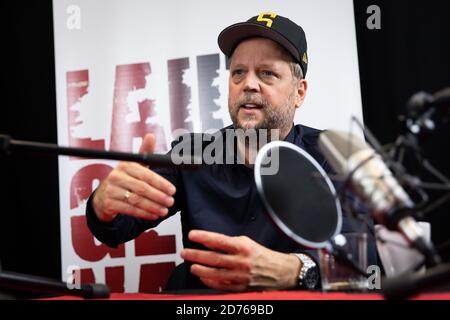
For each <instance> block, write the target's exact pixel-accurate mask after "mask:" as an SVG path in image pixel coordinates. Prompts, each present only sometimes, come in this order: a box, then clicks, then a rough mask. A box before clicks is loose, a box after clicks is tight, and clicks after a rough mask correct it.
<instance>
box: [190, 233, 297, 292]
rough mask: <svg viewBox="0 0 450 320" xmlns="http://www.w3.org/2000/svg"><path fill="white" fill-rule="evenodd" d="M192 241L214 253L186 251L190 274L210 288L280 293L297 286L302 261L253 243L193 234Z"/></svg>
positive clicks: (235, 238) (205, 234)
mask: <svg viewBox="0 0 450 320" xmlns="http://www.w3.org/2000/svg"><path fill="white" fill-rule="evenodd" d="M188 236H189V240H191V241H193V242H197V243H201V244H203V245H204V246H206V247H207V248H209V249H212V250H214V251H205V250H196V249H183V251H182V252H181V257H182V258H183V259H185V260H188V261H191V262H193V263H194V264H193V265H192V267H191V272H192V273H193V274H194V275H196V276H198V277H199V278H200V280H201V281H202V282H203V283H204V284H205V285H207V286H208V287H210V288H213V289H219V290H226V291H246V290H252V289H253V290H279V289H287V288H293V287H295V286H296V284H297V279H298V278H297V277H298V274H299V271H300V267H301V265H300V260H299V259H298V258H297V257H295V256H293V255H290V254H285V253H280V252H277V251H273V250H270V249H268V248H266V247H264V246H262V245H260V244H258V243H256V242H255V241H253V240H252V239H250V238H248V237H246V236H241V237H229V236H226V235H223V234H219V233H215V232H209V231H201V230H192V231H191V232H190V233H189V235H188Z"/></svg>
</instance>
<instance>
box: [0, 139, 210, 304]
mask: <svg viewBox="0 0 450 320" xmlns="http://www.w3.org/2000/svg"><path fill="white" fill-rule="evenodd" d="M11 152H17V153H20V152H21V153H38V154H49V155H56V156H58V155H65V156H76V157H85V158H97V159H107V160H120V161H133V162H140V163H143V164H145V165H149V166H152V167H173V166H177V167H181V168H183V169H194V168H197V167H198V166H199V163H201V161H198V159H196V158H195V157H189V158H180V157H178V158H177V156H174V155H161V154H149V153H145V154H134V153H127V152H118V151H103V150H95V149H85V148H71V147H62V146H58V145H56V144H49V143H41V142H32V141H21V140H13V139H11V137H9V136H7V135H0V155H2V154H6V155H10V153H11ZM196 160H197V161H196ZM0 289H10V290H19V291H25V292H30V291H31V292H35V293H45V294H62V295H64V294H65V295H73V296H79V297H83V298H86V299H89V298H98V299H99V298H109V297H110V289H109V287H108V286H106V285H104V284H85V285H81V286H80V288H73V289H71V288H70V287H69V285H68V284H67V283H65V282H62V281H57V280H53V279H49V278H43V277H37V276H31V275H26V274H20V273H14V272H8V271H3V270H2V269H1V265H0ZM0 297H2V295H1V292H0ZM3 297H5V298H14V297H13V296H11V295H9V294H6V296H5V295H3Z"/></svg>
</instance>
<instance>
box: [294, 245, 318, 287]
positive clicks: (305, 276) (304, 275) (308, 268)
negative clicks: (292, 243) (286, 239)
mask: <svg viewBox="0 0 450 320" xmlns="http://www.w3.org/2000/svg"><path fill="white" fill-rule="evenodd" d="M293 255H295V256H296V257H297V258H299V259H300V262H301V264H302V267H301V268H300V273H299V274H298V286H299V288H302V289H314V288H315V287H316V286H317V283H318V282H319V268H318V267H317V264H316V263H315V262H314V260H313V259H311V258H310V257H309V256H307V255H306V254H303V253H293Z"/></svg>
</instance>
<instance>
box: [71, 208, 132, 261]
mask: <svg viewBox="0 0 450 320" xmlns="http://www.w3.org/2000/svg"><path fill="white" fill-rule="evenodd" d="M70 227H71V230H72V246H73V249H74V250H75V253H76V254H77V255H78V256H79V257H80V258H81V259H83V260H86V261H91V262H94V261H99V260H101V259H103V258H104V257H105V256H106V255H107V254H109V255H110V256H111V258H123V257H125V246H124V245H123V244H121V245H120V246H119V247H118V248H117V249H114V248H110V247H108V246H106V245H104V244H100V245H97V244H95V242H94V236H93V235H92V233H91V232H90V231H89V228H88V226H87V223H86V216H84V215H83V216H73V217H71V218H70Z"/></svg>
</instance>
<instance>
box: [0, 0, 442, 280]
mask: <svg viewBox="0 0 450 320" xmlns="http://www.w3.org/2000/svg"><path fill="white" fill-rule="evenodd" d="M372 4H376V5H378V6H379V7H380V9H381V30H369V29H368V28H367V27H366V20H367V18H368V17H369V14H367V13H366V9H367V7H368V6H369V5H372ZM354 6H355V17H356V31H357V40H358V56H359V68H360V77H361V89H362V102H363V112H364V121H365V123H366V125H367V127H368V128H369V129H371V130H372V132H373V133H374V134H375V135H376V137H377V138H378V139H379V140H380V141H381V142H382V143H388V142H392V141H394V140H395V138H396V137H397V136H398V135H399V134H400V133H401V132H402V131H403V128H404V125H403V124H402V122H401V121H398V116H399V115H400V114H402V113H404V112H405V105H406V101H407V100H408V98H409V97H410V96H411V95H412V94H413V93H415V92H417V91H420V90H424V91H427V92H430V93H432V92H435V91H437V90H439V89H442V88H444V87H448V86H450V61H449V57H450V49H449V46H448V41H449V39H450V22H449V20H450V19H449V13H450V2H448V1H445V0H442V1H438V0H435V1H431V0H429V1H426V2H421V3H417V4H414V2H413V1H406V0H396V1H392V0H391V1H388V0H385V1H375V0H374V1H367V0H355V1H354ZM323 10H327V8H326V7H324V8H323ZM324 23H326V22H324ZM0 34H1V38H0V39H1V41H2V46H1V47H2V51H3V52H2V57H3V58H2V60H1V61H2V68H1V69H2V70H1V87H0V96H1V100H0V105H1V107H2V109H1V110H2V116H1V117H0V133H4V134H9V135H11V136H13V137H14V138H15V139H24V140H35V141H43V142H51V143H56V142H57V129H56V95H55V68H54V45H53V18H52V5H51V1H50V0H46V1H30V2H27V3H26V5H24V4H23V3H20V2H19V1H17V2H16V1H1V2H0ZM336 63H339V61H336ZM342 72H345V70H342ZM448 138H449V134H448V126H447V127H445V126H440V127H439V128H438V129H437V130H436V132H435V133H433V134H430V135H428V136H426V137H424V138H422V139H421V141H420V142H421V146H422V148H423V151H424V155H425V156H426V157H428V158H429V159H430V161H431V162H432V163H433V164H434V165H435V166H436V167H437V168H439V169H441V171H444V172H445V173H446V174H447V175H448V174H450V173H449V156H448V155H447V154H446V153H447V152H446V149H447V147H448V142H447V139H448ZM413 169H414V170H418V171H421V170H420V168H417V167H416V168H413ZM0 178H1V179H0V203H1V210H0V261H1V262H2V266H3V268H4V269H6V270H11V271H17V272H24V273H30V274H36V275H42V276H49V277H53V278H60V276H61V253H60V230H59V195H58V163H57V159H55V158H51V157H42V156H30V155H18V154H16V155H12V156H9V157H6V156H0ZM438 196H439V194H438V193H436V194H433V195H432V197H434V198H435V197H438ZM427 220H428V221H430V222H431V223H432V227H433V238H434V240H435V242H436V243H437V244H438V245H441V244H443V243H445V241H446V240H447V239H449V238H450V232H449V230H450V206H449V205H448V204H447V205H445V206H443V207H440V208H439V209H437V210H435V211H434V212H432V213H431V214H430V215H429V216H428V217H427ZM446 257H447V259H448V254H447V255H446Z"/></svg>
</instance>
